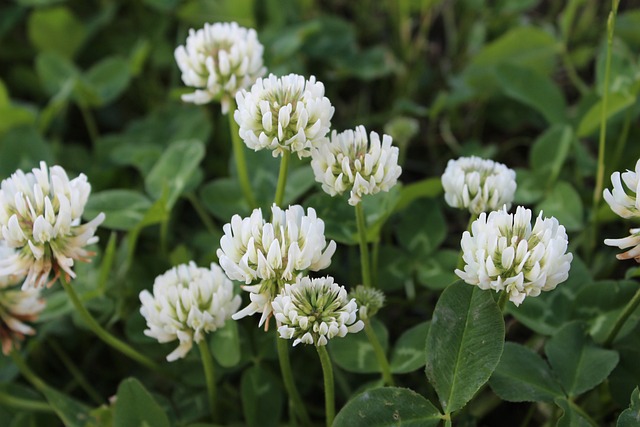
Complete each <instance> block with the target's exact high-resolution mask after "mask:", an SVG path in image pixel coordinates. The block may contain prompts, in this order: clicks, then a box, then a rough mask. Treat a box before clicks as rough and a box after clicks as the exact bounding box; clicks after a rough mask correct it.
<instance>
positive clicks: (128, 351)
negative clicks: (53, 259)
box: [60, 274, 161, 371]
mask: <svg viewBox="0 0 640 427" xmlns="http://www.w3.org/2000/svg"><path fill="white" fill-rule="evenodd" d="M60 283H61V284H62V287H63V288H64V290H65V291H66V292H67V295H68V296H69V298H70V299H71V302H72V303H73V305H74V307H75V308H76V310H77V311H78V314H80V317H82V319H83V320H84V321H85V323H86V324H87V326H89V328H90V329H91V330H92V331H93V333H95V334H96V335H97V336H98V338H100V339H101V340H102V341H104V342H105V343H106V344H108V345H110V346H111V347H113V348H114V349H116V350H118V351H119V352H121V353H122V354H124V355H126V356H128V357H130V358H131V359H133V360H135V361H137V362H139V363H140V364H142V365H144V366H146V367H147V368H149V369H153V370H156V371H160V370H161V369H160V366H159V365H158V364H157V363H155V362H154V361H153V360H151V359H149V358H148V357H147V356H144V355H143V354H141V353H139V352H137V351H136V350H134V349H133V348H132V347H130V346H129V345H128V344H126V343H124V342H122V341H120V340H119V339H118V338H116V337H114V336H113V335H111V334H110V333H109V332H107V330H106V329H104V328H103V327H102V326H100V324H99V323H98V322H97V321H96V319H94V318H93V316H92V315H91V313H89V311H88V310H87V309H86V307H85V306H84V304H83V303H82V301H81V300H80V297H78V294H76V291H75V290H74V289H73V286H71V285H70V284H69V283H68V282H67V280H66V278H65V277H64V274H61V275H60Z"/></svg>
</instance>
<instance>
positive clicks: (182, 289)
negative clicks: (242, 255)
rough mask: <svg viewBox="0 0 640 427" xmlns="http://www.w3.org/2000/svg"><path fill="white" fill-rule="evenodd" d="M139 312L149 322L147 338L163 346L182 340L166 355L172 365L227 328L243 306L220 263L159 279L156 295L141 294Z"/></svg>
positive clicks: (173, 272) (172, 272)
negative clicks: (211, 335)
mask: <svg viewBox="0 0 640 427" xmlns="http://www.w3.org/2000/svg"><path fill="white" fill-rule="evenodd" d="M140 301H141V302H142V307H141V308H140V313H142V316H144V318H145V319H146V320H147V326H148V329H146V330H145V331H144V333H145V335H147V336H149V337H152V338H155V339H157V340H158V341H159V342H161V343H165V342H170V341H174V340H176V339H177V340H179V341H180V344H179V346H178V347H177V348H176V349H175V350H174V351H173V352H171V353H170V354H169V355H168V356H167V360H168V361H170V362H172V361H174V360H176V359H179V358H182V357H184V356H186V354H187V353H188V352H189V350H191V347H192V346H193V342H194V341H195V342H196V343H198V342H200V341H201V340H202V339H204V336H205V334H207V333H209V332H213V331H215V330H217V329H218V328H221V327H223V326H224V324H225V321H226V320H227V319H229V318H230V317H231V315H232V314H233V313H235V312H236V310H238V308H239V307H240V303H241V301H240V296H239V295H234V293H233V283H232V282H231V280H229V279H228V278H227V277H226V276H225V274H224V272H223V271H222V269H221V268H220V267H219V266H218V265H217V264H211V267H210V268H208V269H207V268H200V267H197V266H196V264H195V263H194V262H190V263H189V264H181V265H179V266H177V267H174V268H172V269H171V270H169V271H167V272H166V273H164V274H162V275H160V276H158V277H156V280H155V282H154V283H153V294H151V293H150V292H149V291H147V290H144V291H142V292H140Z"/></svg>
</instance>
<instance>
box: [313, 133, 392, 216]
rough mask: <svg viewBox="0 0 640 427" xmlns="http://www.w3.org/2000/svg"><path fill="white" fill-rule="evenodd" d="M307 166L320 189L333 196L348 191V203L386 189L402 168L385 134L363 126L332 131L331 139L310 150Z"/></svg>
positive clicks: (356, 202) (389, 138)
mask: <svg viewBox="0 0 640 427" xmlns="http://www.w3.org/2000/svg"><path fill="white" fill-rule="evenodd" d="M311 156H312V160H311V167H312V168H313V173H314V175H315V177H316V181H318V182H319V183H321V184H322V189H323V190H324V191H325V192H327V193H328V194H330V195H331V196H335V195H336V194H342V193H343V192H344V191H346V190H349V191H351V197H349V204H350V205H352V206H355V205H357V204H358V203H360V201H361V200H362V196H363V195H365V194H376V193H378V192H380V191H389V189H390V188H391V187H393V186H394V185H396V182H397V181H398V177H399V176H400V174H401V173H402V168H401V167H400V166H398V147H392V146H391V137H390V136H389V135H383V136H382V142H380V136H379V135H378V134H377V133H376V132H371V134H370V135H369V138H367V131H366V129H365V128H364V126H358V127H356V128H355V130H351V129H349V130H346V131H344V132H342V133H336V131H333V133H332V134H331V142H330V143H325V144H322V145H320V146H318V147H317V148H315V149H313V150H312V153H311Z"/></svg>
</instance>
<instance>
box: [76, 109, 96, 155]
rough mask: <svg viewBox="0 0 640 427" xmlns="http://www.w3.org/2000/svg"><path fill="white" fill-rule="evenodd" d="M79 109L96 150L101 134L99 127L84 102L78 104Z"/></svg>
mask: <svg viewBox="0 0 640 427" xmlns="http://www.w3.org/2000/svg"><path fill="white" fill-rule="evenodd" d="M78 108H79V109H80V113H81V114H82V119H83V120H84V123H85V126H86V127H87V132H88V133H89V139H90V140H91V144H92V145H93V148H94V149H95V148H96V146H97V144H98V139H100V133H99V132H98V125H97V124H96V120H95V119H94V117H93V114H92V113H91V110H90V109H89V107H87V106H86V105H85V104H84V102H78Z"/></svg>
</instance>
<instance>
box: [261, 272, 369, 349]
mask: <svg viewBox="0 0 640 427" xmlns="http://www.w3.org/2000/svg"><path fill="white" fill-rule="evenodd" d="M271 305H272V307H273V313H274V316H275V318H276V323H277V325H278V333H279V334H280V338H284V339H293V340H294V341H293V345H294V346H296V345H298V344H300V343H304V344H313V345H316V346H322V345H327V342H328V341H329V340H330V339H331V338H333V337H336V336H337V337H344V336H346V335H347V333H349V332H351V333H356V332H360V331H361V330H362V328H364V323H363V322H362V320H357V319H358V318H357V312H358V304H356V300H355V298H351V299H349V298H348V296H347V291H346V290H345V288H344V286H340V285H338V284H337V283H334V282H333V277H330V276H326V277H321V278H318V279H309V277H306V276H305V277H301V278H298V280H296V282H295V283H294V284H289V283H287V284H285V285H284V289H283V290H282V291H281V292H280V293H279V294H278V295H277V296H276V297H275V299H274V300H273V303H272V304H271Z"/></svg>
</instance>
